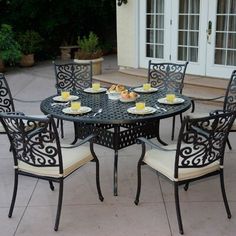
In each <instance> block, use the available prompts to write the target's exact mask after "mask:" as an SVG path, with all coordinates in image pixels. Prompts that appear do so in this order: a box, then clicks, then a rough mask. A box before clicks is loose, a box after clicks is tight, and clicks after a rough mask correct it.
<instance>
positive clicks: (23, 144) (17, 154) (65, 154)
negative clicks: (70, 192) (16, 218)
mask: <svg viewBox="0 0 236 236" xmlns="http://www.w3.org/2000/svg"><path fill="white" fill-rule="evenodd" d="M0 120H1V122H2V124H3V125H4V128H5V130H6V133H7V135H8V138H9V141H10V145H11V148H12V153H13V159H14V172H15V173H14V174H15V178H14V179H15V180H14V189H13V196H12V201H11V206H10V210H9V214H8V217H11V216H12V213H13V210H14V205H15V201H16V195H17V188H18V176H19V175H23V176H28V177H33V178H39V179H43V180H46V181H49V184H50V188H51V190H54V185H53V183H54V182H56V183H58V184H59V196H58V206H57V213H56V220H55V226H54V230H55V231H57V230H58V227H59V221H60V215H61V208H62V199H63V186H64V179H65V178H67V177H68V176H69V175H71V174H72V173H73V172H75V171H76V170H77V169H79V168H80V167H81V166H83V165H85V164H86V163H88V162H90V161H92V162H95V163H96V185H97V192H98V196H99V199H100V200H101V201H103V196H102V193H101V189H100V181H99V161H98V159H97V156H96V155H95V152H94V149H93V139H94V138H95V136H93V135H91V136H89V137H87V138H85V139H84V140H82V141H81V142H80V143H78V144H77V145H75V146H71V145H69V146H65V147H63V146H62V145H61V144H60V140H59V137H58V133H57V128H56V125H55V122H54V119H53V118H52V117H46V118H37V117H29V116H24V115H22V114H17V113H0ZM86 142H90V146H85V145H83V144H84V143H86Z"/></svg>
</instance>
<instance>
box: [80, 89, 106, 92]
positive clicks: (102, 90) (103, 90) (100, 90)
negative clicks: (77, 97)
mask: <svg viewBox="0 0 236 236" xmlns="http://www.w3.org/2000/svg"><path fill="white" fill-rule="evenodd" d="M106 91H107V89H106V88H100V89H99V90H93V89H92V88H86V89H84V92H86V93H103V92H106Z"/></svg>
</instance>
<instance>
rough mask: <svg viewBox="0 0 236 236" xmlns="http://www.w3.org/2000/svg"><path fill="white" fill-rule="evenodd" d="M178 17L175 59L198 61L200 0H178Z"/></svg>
mask: <svg viewBox="0 0 236 236" xmlns="http://www.w3.org/2000/svg"><path fill="white" fill-rule="evenodd" d="M178 18H179V19H178V20H179V26H178V45H177V48H178V50H177V59H178V60H179V61H190V62H198V57H199V56H198V54H199V25H200V24H199V21H200V1H199V0H180V1H179V13H178Z"/></svg>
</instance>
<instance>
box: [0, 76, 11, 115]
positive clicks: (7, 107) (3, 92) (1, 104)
mask: <svg viewBox="0 0 236 236" xmlns="http://www.w3.org/2000/svg"><path fill="white" fill-rule="evenodd" d="M12 111H15V107H14V103H13V98H12V95H11V91H10V88H9V86H8V83H7V80H6V78H5V76H4V74H2V73H0V112H12Z"/></svg>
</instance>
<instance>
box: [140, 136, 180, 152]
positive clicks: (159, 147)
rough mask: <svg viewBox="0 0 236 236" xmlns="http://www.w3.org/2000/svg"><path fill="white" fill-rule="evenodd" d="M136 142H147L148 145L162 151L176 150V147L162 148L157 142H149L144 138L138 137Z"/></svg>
mask: <svg viewBox="0 0 236 236" xmlns="http://www.w3.org/2000/svg"><path fill="white" fill-rule="evenodd" d="M137 143H138V144H141V143H142V144H148V145H149V146H151V147H154V148H157V149H159V150H162V151H176V148H174V149H166V148H163V147H161V146H159V145H158V144H155V143H153V142H151V141H150V140H148V139H146V138H138V139H137Z"/></svg>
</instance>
